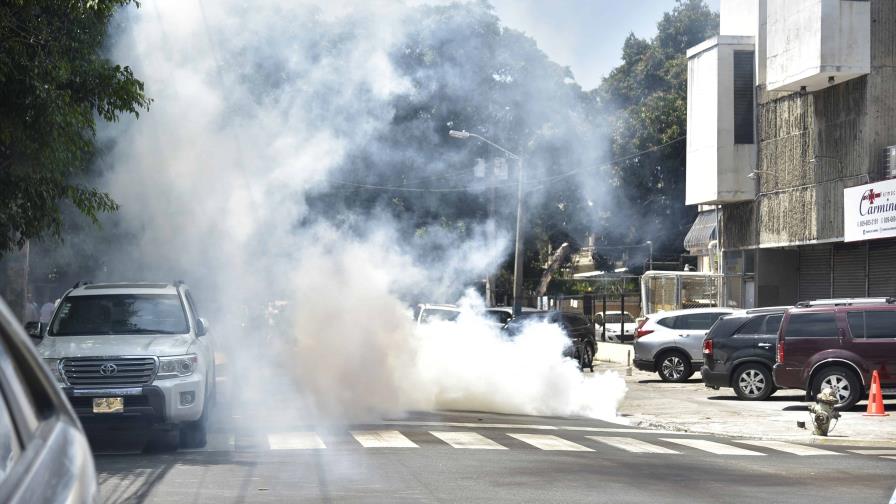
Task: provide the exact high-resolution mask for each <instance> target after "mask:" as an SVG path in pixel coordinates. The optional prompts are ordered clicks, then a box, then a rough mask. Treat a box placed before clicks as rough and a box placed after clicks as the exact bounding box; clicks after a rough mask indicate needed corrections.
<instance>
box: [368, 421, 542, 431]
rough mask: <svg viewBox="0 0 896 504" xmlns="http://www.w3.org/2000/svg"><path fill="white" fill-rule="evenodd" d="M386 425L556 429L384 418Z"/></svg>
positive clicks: (525, 425)
mask: <svg viewBox="0 0 896 504" xmlns="http://www.w3.org/2000/svg"><path fill="white" fill-rule="evenodd" d="M383 423H384V424H387V425H416V426H421V427H469V428H473V429H476V428H482V429H529V430H557V427H554V426H553V425H530V424H503V423H478V422H414V421H411V420H386V421H385V422H383Z"/></svg>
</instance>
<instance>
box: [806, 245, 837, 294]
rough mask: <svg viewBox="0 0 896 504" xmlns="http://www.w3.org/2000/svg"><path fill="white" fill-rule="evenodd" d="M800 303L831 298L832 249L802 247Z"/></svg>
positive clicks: (828, 247) (825, 247)
mask: <svg viewBox="0 0 896 504" xmlns="http://www.w3.org/2000/svg"><path fill="white" fill-rule="evenodd" d="M799 250H800V285H799V298H800V301H808V300H812V299H826V298H829V297H831V247H830V246H829V245H823V246H815V247H800V249H799Z"/></svg>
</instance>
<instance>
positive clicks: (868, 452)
mask: <svg viewBox="0 0 896 504" xmlns="http://www.w3.org/2000/svg"><path fill="white" fill-rule="evenodd" d="M849 451H851V452H853V453H858V454H859V455H896V450H849Z"/></svg>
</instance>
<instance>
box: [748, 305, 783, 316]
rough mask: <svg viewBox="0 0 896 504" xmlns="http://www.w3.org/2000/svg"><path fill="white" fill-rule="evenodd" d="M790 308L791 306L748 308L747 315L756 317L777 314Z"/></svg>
mask: <svg viewBox="0 0 896 504" xmlns="http://www.w3.org/2000/svg"><path fill="white" fill-rule="evenodd" d="M788 308H790V306H765V307H762V308H747V310H746V312H747V315H755V314H757V313H775V312H784V311H785V310H787V309H788Z"/></svg>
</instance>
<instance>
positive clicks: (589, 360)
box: [505, 311, 597, 371]
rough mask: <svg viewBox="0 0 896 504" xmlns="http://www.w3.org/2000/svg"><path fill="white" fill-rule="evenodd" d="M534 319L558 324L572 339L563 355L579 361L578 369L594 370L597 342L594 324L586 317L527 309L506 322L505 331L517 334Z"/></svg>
mask: <svg viewBox="0 0 896 504" xmlns="http://www.w3.org/2000/svg"><path fill="white" fill-rule="evenodd" d="M536 321H540V322H547V323H551V324H558V325H559V326H560V327H561V328H562V329H563V331H564V332H565V333H566V335H567V336H568V337H569V339H570V340H572V345H570V346H569V347H567V349H566V351H565V353H564V355H566V356H567V357H570V358H573V359H575V360H576V361H577V362H578V363H579V369H585V368H588V369H590V370H591V371H594V363H593V361H594V353H595V351H596V349H597V342H596V340H595V337H594V325H593V324H592V323H591V322H589V321H588V319H587V318H585V317H584V316H582V315H578V314H575V313H566V312H560V311H528V312H523V313H521V314H520V315H519V316H517V317H515V318H514V319H513V320H511V321H510V322H508V323H507V326H506V327H505V331H507V333H508V334H510V335H511V337H512V336H514V335H515V334H518V333H519V331H521V330H522V328H523V326H524V325H525V324H527V323H531V322H536Z"/></svg>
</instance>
